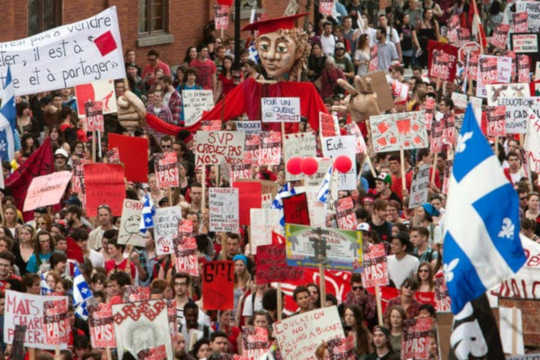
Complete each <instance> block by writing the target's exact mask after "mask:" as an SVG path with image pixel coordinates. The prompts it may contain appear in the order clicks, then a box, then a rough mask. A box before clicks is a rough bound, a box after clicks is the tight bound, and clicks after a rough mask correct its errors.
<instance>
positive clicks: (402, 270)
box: [388, 232, 420, 288]
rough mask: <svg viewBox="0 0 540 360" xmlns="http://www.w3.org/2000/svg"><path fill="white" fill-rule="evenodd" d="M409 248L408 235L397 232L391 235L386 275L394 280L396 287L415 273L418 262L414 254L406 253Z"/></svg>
mask: <svg viewBox="0 0 540 360" xmlns="http://www.w3.org/2000/svg"><path fill="white" fill-rule="evenodd" d="M409 248H410V241H409V235H408V234H407V233H403V232H401V233H398V234H397V235H395V236H392V241H391V242H390V250H391V251H392V255H390V256H388V277H389V278H390V280H392V281H393V282H394V285H395V287H396V288H400V287H401V284H402V283H403V282H404V281H405V280H406V279H407V278H410V277H413V276H414V274H416V270H417V269H418V266H419V265H420V262H419V261H418V259H417V258H416V257H415V256H412V255H410V254H408V250H409Z"/></svg>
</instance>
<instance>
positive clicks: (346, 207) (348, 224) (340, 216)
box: [336, 196, 357, 230]
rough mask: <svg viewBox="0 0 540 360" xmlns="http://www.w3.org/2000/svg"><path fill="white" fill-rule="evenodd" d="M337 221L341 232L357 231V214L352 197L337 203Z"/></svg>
mask: <svg viewBox="0 0 540 360" xmlns="http://www.w3.org/2000/svg"><path fill="white" fill-rule="evenodd" d="M336 219H337V223H338V228H340V229H341V230H356V224H357V219H356V213H355V212H354V203H353V200H352V197H350V196H348V197H345V198H341V199H339V200H337V201H336Z"/></svg>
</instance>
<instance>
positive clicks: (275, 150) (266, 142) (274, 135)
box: [257, 131, 281, 165]
mask: <svg viewBox="0 0 540 360" xmlns="http://www.w3.org/2000/svg"><path fill="white" fill-rule="evenodd" d="M280 162H281V133H280V132H279V131H264V132H262V133H261V147H260V150H259V159H258V161H257V164H258V165H279V164H280Z"/></svg>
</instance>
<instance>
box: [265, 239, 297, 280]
mask: <svg viewBox="0 0 540 360" xmlns="http://www.w3.org/2000/svg"><path fill="white" fill-rule="evenodd" d="M255 264H257V276H256V277H255V279H256V282H257V284H269V283H272V282H276V281H277V282H283V281H295V280H299V279H301V278H302V277H303V270H302V268H300V267H297V266H289V265H287V256H286V250H285V244H279V245H262V246H259V247H257V255H255Z"/></svg>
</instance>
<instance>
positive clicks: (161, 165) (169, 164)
mask: <svg viewBox="0 0 540 360" xmlns="http://www.w3.org/2000/svg"><path fill="white" fill-rule="evenodd" d="M177 163H178V161H177V158H176V153H175V152H173V151H171V152H166V153H161V154H158V156H157V157H156V160H155V165H154V166H155V168H154V170H155V172H156V183H157V186H158V187H159V188H160V189H168V188H171V187H178V186H180V184H179V182H180V180H179V179H178V166H177Z"/></svg>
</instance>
